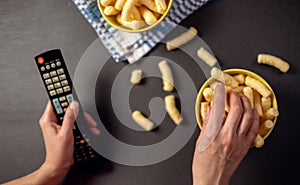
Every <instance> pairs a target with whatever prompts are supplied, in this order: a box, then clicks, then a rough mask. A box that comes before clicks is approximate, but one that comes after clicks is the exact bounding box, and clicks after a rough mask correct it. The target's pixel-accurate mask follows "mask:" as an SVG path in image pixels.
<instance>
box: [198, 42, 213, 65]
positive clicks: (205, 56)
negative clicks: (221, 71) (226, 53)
mask: <svg viewBox="0 0 300 185" xmlns="http://www.w3.org/2000/svg"><path fill="white" fill-rule="evenodd" d="M197 55H198V57H199V58H200V59H201V60H203V61H204V62H205V63H206V64H207V65H209V66H210V67H213V66H214V65H215V64H216V63H217V59H216V58H215V57H214V56H213V55H212V54H210V53H209V52H208V51H207V50H206V49H205V48H203V47H201V48H200V49H199V50H198V51H197Z"/></svg>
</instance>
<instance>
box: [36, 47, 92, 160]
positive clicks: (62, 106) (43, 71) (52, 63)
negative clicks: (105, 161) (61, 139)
mask: <svg viewBox="0 0 300 185" xmlns="http://www.w3.org/2000/svg"><path fill="white" fill-rule="evenodd" d="M35 63H36V64H37V67H38V70H39V72H40V75H41V78H42V81H43V83H44V85H45V88H46V90H47V93H48V96H49V98H50V100H51V103H52V106H53V108H54V111H55V114H56V116H57V120H58V124H60V125H61V124H62V121H63V118H64V115H65V111H66V110H67V107H68V105H69V104H70V103H71V102H72V101H73V99H74V98H75V99H77V98H76V97H77V96H76V93H75V90H73V89H72V88H73V87H72V81H71V78H70V75H69V72H68V70H67V66H66V65H65V62H64V59H63V57H62V54H61V51H60V50H59V49H54V50H50V51H46V52H44V53H42V54H40V55H38V56H36V57H35ZM79 114H81V115H79V116H82V112H81V111H79ZM73 133H74V160H75V162H80V161H86V160H89V159H92V158H95V157H96V152H95V151H94V150H93V149H92V148H91V146H90V145H89V138H87V136H86V134H84V133H81V132H80V131H79V128H78V125H77V123H76V122H75V123H74V126H73Z"/></svg>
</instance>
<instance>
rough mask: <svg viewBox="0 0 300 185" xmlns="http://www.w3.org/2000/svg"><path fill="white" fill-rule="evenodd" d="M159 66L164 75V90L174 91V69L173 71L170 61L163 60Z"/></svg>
mask: <svg viewBox="0 0 300 185" xmlns="http://www.w3.org/2000/svg"><path fill="white" fill-rule="evenodd" d="M158 68H159V70H160V72H161V75H162V80H163V89H164V91H167V92H171V91H173V89H174V80H173V75H172V71H171V69H170V67H169V65H168V63H167V62H166V61H165V60H163V61H161V62H160V63H159V64H158Z"/></svg>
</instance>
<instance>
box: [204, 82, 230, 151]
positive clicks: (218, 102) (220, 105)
mask: <svg viewBox="0 0 300 185" xmlns="http://www.w3.org/2000/svg"><path fill="white" fill-rule="evenodd" d="M225 95H226V92H225V87H224V85H223V84H219V85H217V87H216V89H215V94H214V97H213V105H212V108H211V112H210V116H209V119H208V122H207V125H206V128H205V130H204V133H203V137H202V138H201V141H200V144H199V151H203V150H205V149H206V148H207V147H208V145H210V143H211V142H213V140H214V139H215V138H216V136H217V135H218V133H219V131H220V129H221V126H222V122H223V116H224V112H225Z"/></svg>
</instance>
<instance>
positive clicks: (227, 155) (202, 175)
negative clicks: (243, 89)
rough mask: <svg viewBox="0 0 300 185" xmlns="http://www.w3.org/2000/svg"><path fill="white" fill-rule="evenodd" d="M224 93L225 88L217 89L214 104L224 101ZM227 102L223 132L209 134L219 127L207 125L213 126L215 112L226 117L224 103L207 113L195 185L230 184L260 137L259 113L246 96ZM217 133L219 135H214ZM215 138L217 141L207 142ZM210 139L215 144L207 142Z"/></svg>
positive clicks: (230, 96)
mask: <svg viewBox="0 0 300 185" xmlns="http://www.w3.org/2000/svg"><path fill="white" fill-rule="evenodd" d="M222 92H224V86H223V85H218V86H217V88H216V90H215V94H214V96H216V97H214V100H217V101H221V100H222V96H223V95H224V94H223V93H222ZM218 96H219V97H218ZM220 96H221V97H220ZM223 100H224V99H223ZM228 101H229V105H230V110H229V113H228V116H227V118H226V120H225V122H224V123H223V124H222V123H221V124H222V125H221V127H220V129H212V130H207V129H211V128H214V127H216V126H217V125H216V126H212V125H208V123H209V124H214V123H213V122H211V120H210V119H213V118H212V117H211V113H212V112H218V113H220V112H221V113H223V114H224V109H223V110H222V108H223V107H224V106H223V107H222V105H223V104H224V102H214V103H213V104H215V105H217V106H214V105H213V107H212V108H211V109H209V110H208V112H207V116H206V119H205V121H204V123H203V129H202V131H201V134H200V136H199V138H198V140H197V143H196V148H195V153H194V159H193V168H192V172H193V184H194V185H217V184H218V185H227V184H229V182H230V179H231V177H232V175H233V174H234V172H235V170H236V169H237V167H238V166H239V164H240V162H241V161H242V159H243V158H244V157H245V156H246V154H247V152H248V150H249V148H250V147H251V145H252V143H253V141H254V140H255V138H256V136H257V134H258V127H259V117H258V114H257V111H256V110H255V109H252V108H251V105H250V102H249V100H248V99H247V98H246V97H245V96H243V95H238V94H236V93H230V94H228ZM219 109H221V110H219ZM219 117H220V116H219ZM209 120H210V121H209ZM216 130H217V133H211V132H215V131H216ZM214 135H215V137H214V138H208V139H207V138H204V137H207V136H214ZM209 139H212V140H211V141H207V140H209ZM202 140H203V141H202ZM203 142H204V145H205V144H207V145H206V147H203V146H204V145H203ZM199 145H200V146H199Z"/></svg>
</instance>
